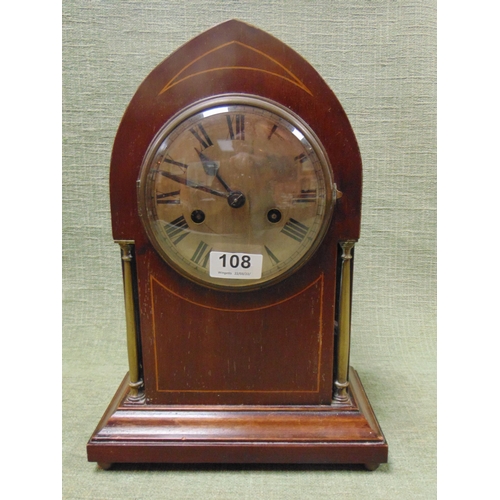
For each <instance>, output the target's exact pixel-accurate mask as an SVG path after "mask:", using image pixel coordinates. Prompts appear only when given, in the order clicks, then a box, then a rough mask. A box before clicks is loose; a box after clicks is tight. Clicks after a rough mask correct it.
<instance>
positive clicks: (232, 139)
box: [139, 95, 333, 291]
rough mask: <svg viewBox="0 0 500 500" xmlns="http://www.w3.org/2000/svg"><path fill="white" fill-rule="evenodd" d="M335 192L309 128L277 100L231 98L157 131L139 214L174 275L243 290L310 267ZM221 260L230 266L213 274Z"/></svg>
mask: <svg viewBox="0 0 500 500" xmlns="http://www.w3.org/2000/svg"><path fill="white" fill-rule="evenodd" d="M332 192H333V179H332V176H331V169H330V166H329V164H328V160H327V157H326V154H325V153H324V152H323V149H322V147H321V145H320V144H319V141H318V140H317V139H316V137H315V135H314V133H313V132H312V131H310V130H309V129H308V127H307V125H306V124H304V123H302V122H301V121H300V119H299V118H298V117H296V116H295V115H293V114H292V113H291V112H290V111H288V110H286V109H285V108H283V107H281V106H279V105H277V104H276V103H271V102H270V101H267V100H263V99H261V98H256V97H250V96H234V95H229V96H221V97H219V98H212V99H209V100H206V101H203V102H201V103H197V104H196V105H194V106H193V107H191V108H188V109H187V110H185V111H184V112H182V113H180V114H179V115H178V116H176V117H175V118H174V119H173V120H171V121H169V122H167V124H166V125H165V126H164V127H163V128H162V129H161V130H160V132H159V133H158V135H157V136H156V138H155V139H154V140H153V142H152V144H151V146H150V148H149V150H148V152H147V154H146V156H145V159H144V162H143V165H142V167H141V173H140V179H139V213H140V214H141V219H142V222H143V225H144V227H145V229H146V232H147V234H148V237H149V238H150V240H151V242H152V243H153V246H154V247H155V249H156V250H157V251H158V253H159V254H160V256H161V257H162V258H163V259H164V260H165V261H166V262H167V263H168V264H170V265H171V266H172V267H174V268H175V269H176V270H177V271H178V272H180V273H181V274H183V275H184V276H185V277H187V278H189V279H191V280H193V281H195V282H197V283H200V284H202V285H205V286H208V287H211V288H216V289H224V290H230V291H239V290H241V291H244V290H251V289H256V288H261V287H263V286H268V285H271V284H273V283H276V282H278V281H281V280H282V279H284V278H286V277H287V276H289V275H290V274H291V273H293V272H295V271H296V270H297V269H298V268H299V267H301V266H302V265H303V264H305V262H307V260H308V259H309V258H310V257H311V256H312V255H313V253H314V252H315V250H316V249H317V247H318V245H319V243H320V242H321V240H322V238H323V236H324V234H325V232H326V230H327V228H328V226H329V222H330V219H331V214H332V211H333V202H332ZM212 252H214V255H219V254H220V259H221V262H219V263H218V264H214V262H213V259H212V257H213V256H212V257H211V253H212ZM224 256H226V257H224ZM244 256H248V258H247V257H245V260H242V259H243V257H244ZM253 256H257V257H258V258H257V259H255V260H253V259H254V258H253ZM254 262H257V264H255V266H257V267H258V269H257V267H254ZM219 264H220V265H225V266H226V267H227V266H232V267H233V269H230V268H228V269H227V272H225V271H224V272H222V271H220V270H218V271H215V270H214V269H215V267H214V265H215V266H217V265H219ZM241 265H246V267H243V268H241V269H240V267H241ZM259 266H260V267H259ZM217 273H219V274H217Z"/></svg>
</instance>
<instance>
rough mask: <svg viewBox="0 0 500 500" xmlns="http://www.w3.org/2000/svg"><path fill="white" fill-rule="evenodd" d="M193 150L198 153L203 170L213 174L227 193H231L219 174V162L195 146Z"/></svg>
mask: <svg viewBox="0 0 500 500" xmlns="http://www.w3.org/2000/svg"><path fill="white" fill-rule="evenodd" d="M194 150H195V151H196V152H197V153H198V156H199V158H200V160H201V164H202V165H203V170H205V173H206V174H207V175H211V176H215V178H216V179H217V180H218V181H219V182H220V183H221V184H222V185H223V186H224V189H225V190H226V191H227V192H228V193H233V190H232V189H231V188H230V187H229V186H228V185H227V184H226V182H225V181H224V179H223V178H222V177H221V176H220V174H219V162H218V161H214V160H211V159H210V158H209V157H208V156H206V155H205V154H204V153H202V152H201V151H198V150H197V149H196V148H194Z"/></svg>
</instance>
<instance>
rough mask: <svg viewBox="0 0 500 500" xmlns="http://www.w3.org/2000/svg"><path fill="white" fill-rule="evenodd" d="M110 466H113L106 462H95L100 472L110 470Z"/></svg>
mask: <svg viewBox="0 0 500 500" xmlns="http://www.w3.org/2000/svg"><path fill="white" fill-rule="evenodd" d="M112 466H113V464H110V463H108V462H97V467H99V469H102V470H108V469H111V467H112Z"/></svg>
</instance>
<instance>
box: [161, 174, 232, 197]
mask: <svg viewBox="0 0 500 500" xmlns="http://www.w3.org/2000/svg"><path fill="white" fill-rule="evenodd" d="M159 172H160V174H161V175H163V176H164V177H168V178H169V179H172V180H173V181H175V182H178V183H180V184H184V185H185V186H188V187H191V188H193V189H199V190H200V191H205V192H206V193H210V194H213V195H215V196H220V197H222V198H228V196H229V195H228V193H223V192H222V191H217V190H216V189H212V188H209V187H208V186H204V185H203V184H198V183H197V182H193V181H190V180H189V179H185V178H184V177H181V176H180V175H174V174H171V173H170V172H166V171H165V170H160V171H159Z"/></svg>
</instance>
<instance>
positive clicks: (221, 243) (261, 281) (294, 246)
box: [87, 20, 387, 468]
mask: <svg viewBox="0 0 500 500" xmlns="http://www.w3.org/2000/svg"><path fill="white" fill-rule="evenodd" d="M110 197H111V215H112V226H113V236H114V239H115V240H116V241H117V242H118V243H119V244H120V246H121V251H122V259H123V276H124V289H125V302H126V315H127V341H128V352H129V373H128V374H127V376H126V377H125V379H124V381H123V383H122V385H121V386H120V388H119V389H118V391H117V393H116V395H115V398H114V399H113V401H112V402H111V404H110V407H109V408H108V410H107V411H106V413H105V415H104V417H103V419H102V421H101V422H100V423H99V425H98V427H97V429H96V431H95V432H94V434H93V435H92V437H91V439H90V441H89V443H88V447H87V450H88V458H89V460H90V461H97V462H99V463H100V464H101V466H103V467H106V466H107V465H109V464H111V463H119V462H275V463H279V462H282V463H286V462H289V463H293V462H296V463H306V462H311V463H363V464H366V465H367V466H368V467H369V468H373V467H375V466H376V465H377V464H379V463H381V462H385V461H386V460H387V443H386V441H385V438H384V436H383V434H382V431H381V429H380V427H379V426H378V424H377V421H376V418H375V415H374V414H373V411H372V409H371V407H370V404H369V402H368V399H367V398H366V395H365V393H364V391H363V388H362V386H361V383H360V381H359V378H358V376H357V374H356V372H355V371H354V370H353V369H352V368H349V345H350V306H351V273H352V262H353V259H352V257H353V246H354V242H355V241H357V239H358V237H359V228H360V209H361V158H360V154H359V150H358V146H357V143H356V139H355V136H354V133H353V131H352V129H351V126H350V124H349V121H348V119H347V116H346V114H345V113H344V111H343V109H342V107H341V105H340V103H339V102H338V100H337V98H336V97H335V95H334V94H333V92H332V91H331V90H330V89H329V88H328V86H327V85H326V83H325V82H324V81H323V80H322V78H321V77H320V76H319V74H318V73H317V72H316V71H315V70H314V69H313V68H312V67H311V65H310V64H309V63H307V62H306V61H305V60H304V59H303V58H302V57H300V56H299V55H298V54H297V53H296V52H294V51H293V50H292V49H291V48H289V47H288V46H286V45H284V44H283V43H282V42H280V41H278V40H277V39H275V38H273V37H272V36H270V35H269V34H267V33H265V32H263V31H261V30H259V29H257V28H255V27H252V26H249V25H248V24H245V23H242V22H240V21H236V20H232V21H228V22H226V23H223V24H221V25H219V26H216V27H215V28H212V29H210V30H208V31H206V32H205V33H203V34H201V35H199V36H198V37H196V38H194V39H193V40H191V41H190V42H188V43H186V44H185V45H183V46H182V47H181V48H180V49H178V50H177V51H176V52H174V53H173V54H172V55H170V56H169V57H168V58H167V59H165V60H164V61H163V62H162V63H161V64H160V65H159V66H158V67H157V68H155V69H154V70H153V71H152V72H151V74H150V75H149V76H148V77H147V78H146V79H145V80H144V82H143V83H142V84H141V86H140V87H139V89H138V90H137V92H136V94H135V95H134V97H133V98H132V100H131V102H130V104H129V106H128V108H127V110H126V112H125V114H124V116H123V118H122V121H121V124H120V127H119V129H118V132H117V135H116V139H115V143H114V146H113V153H112V158H111V171H110Z"/></svg>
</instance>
